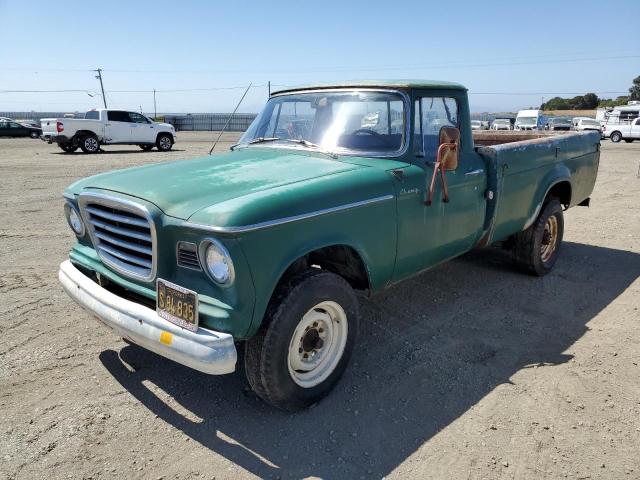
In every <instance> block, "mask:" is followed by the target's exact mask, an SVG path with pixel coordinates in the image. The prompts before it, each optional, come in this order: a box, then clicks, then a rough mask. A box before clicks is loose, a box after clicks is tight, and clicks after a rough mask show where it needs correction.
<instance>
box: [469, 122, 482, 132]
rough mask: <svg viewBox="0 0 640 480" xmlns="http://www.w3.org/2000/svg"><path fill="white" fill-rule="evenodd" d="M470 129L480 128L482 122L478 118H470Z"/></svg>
mask: <svg viewBox="0 0 640 480" xmlns="http://www.w3.org/2000/svg"><path fill="white" fill-rule="evenodd" d="M471 130H482V122H481V121H480V120H471Z"/></svg>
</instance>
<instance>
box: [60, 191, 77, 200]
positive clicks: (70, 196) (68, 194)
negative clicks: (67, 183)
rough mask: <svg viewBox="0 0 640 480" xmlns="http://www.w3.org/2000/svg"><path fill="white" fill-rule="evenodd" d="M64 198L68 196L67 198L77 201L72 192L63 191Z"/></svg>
mask: <svg viewBox="0 0 640 480" xmlns="http://www.w3.org/2000/svg"><path fill="white" fill-rule="evenodd" d="M62 198H66V199H67V200H71V201H74V202H75V201H76V197H75V196H74V195H72V194H71V193H67V192H62Z"/></svg>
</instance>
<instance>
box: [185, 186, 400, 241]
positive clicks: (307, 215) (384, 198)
mask: <svg viewBox="0 0 640 480" xmlns="http://www.w3.org/2000/svg"><path fill="white" fill-rule="evenodd" d="M394 198H395V197H394V196H393V195H383V196H381V197H375V198H369V199H368V200H361V201H359V202H353V203H347V204H345V205H339V206H337V207H330V208H324V209H322V210H316V211H314V212H309V213H302V214H300V215H293V216H291V217H284V218H278V219H275V220H267V221H266V222H260V223H254V224H251V225H243V226H238V227H216V226H212V225H202V224H199V223H192V222H188V221H185V222H183V226H185V227H189V228H194V229H196V230H205V231H207V232H213V233H232V234H234V233H244V232H252V231H254V230H262V229H263V228H269V227H275V226H277V225H284V224H286V223H291V222H297V221H298V220H306V219H308V218H313V217H319V216H320V215H327V214H329V213H335V212H341V211H343V210H350V209H352V208H357V207H363V206H365V205H371V204H373V203H379V202H386V201H387V200H393V199H394Z"/></svg>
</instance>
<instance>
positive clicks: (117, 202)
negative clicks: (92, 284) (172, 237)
mask: <svg viewBox="0 0 640 480" xmlns="http://www.w3.org/2000/svg"><path fill="white" fill-rule="evenodd" d="M92 202H95V203H97V204H99V205H105V206H107V207H111V208H117V209H120V210H125V211H128V212H131V213H133V214H135V215H140V216H142V217H144V218H146V219H147V221H148V222H149V232H150V233H151V235H145V234H136V232H131V231H126V233H125V234H126V235H129V236H131V237H134V238H141V239H142V240H146V241H149V242H151V251H152V254H151V268H150V269H149V273H148V274H147V275H144V274H143V273H141V272H137V271H134V270H132V269H129V268H128V267H126V266H125V265H124V264H122V263H121V262H119V261H117V260H118V259H117V258H115V257H113V256H112V255H111V254H109V252H108V251H107V250H104V252H103V251H102V250H103V249H102V248H100V247H101V245H100V240H99V238H98V237H97V236H96V232H95V228H94V224H93V222H95V224H96V225H97V226H98V227H100V228H105V229H106V230H110V231H114V232H115V233H119V232H117V231H115V230H119V229H117V228H115V227H111V226H108V227H109V228H107V227H102V225H100V224H101V223H102V222H98V221H97V220H91V218H90V214H89V212H87V210H86V207H87V204H89V203H92ZM78 205H79V207H80V214H81V215H82V219H83V220H84V222H85V225H86V228H87V231H88V232H89V237H90V238H91V243H92V244H93V247H94V248H95V250H96V252H97V253H98V256H99V257H100V259H101V260H102V262H103V263H104V264H105V265H107V266H109V267H111V268H112V269H114V270H115V271H116V272H118V273H120V274H122V275H124V276H127V277H130V278H134V279H137V280H142V281H144V282H150V281H152V280H153V279H154V278H155V277H156V270H157V265H158V239H157V235H156V225H155V222H154V221H153V218H152V217H151V213H150V212H149V210H147V208H146V207H145V206H144V205H140V204H139V203H135V202H132V201H130V200H125V199H122V198H118V197H112V196H110V195H105V194H102V193H95V192H83V193H81V194H80V195H79V196H78ZM103 225H105V224H103ZM137 235H139V236H137ZM109 257H111V258H109Z"/></svg>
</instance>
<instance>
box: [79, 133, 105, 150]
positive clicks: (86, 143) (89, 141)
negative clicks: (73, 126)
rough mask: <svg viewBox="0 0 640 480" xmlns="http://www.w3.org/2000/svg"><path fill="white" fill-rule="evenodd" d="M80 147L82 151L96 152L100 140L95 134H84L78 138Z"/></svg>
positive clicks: (98, 148)
mask: <svg viewBox="0 0 640 480" xmlns="http://www.w3.org/2000/svg"><path fill="white" fill-rule="evenodd" d="M80 148H81V149H82V151H83V152H84V153H97V152H98V150H100V142H98V137H96V136H95V135H93V134H91V135H85V136H84V137H82V138H81V139H80Z"/></svg>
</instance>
